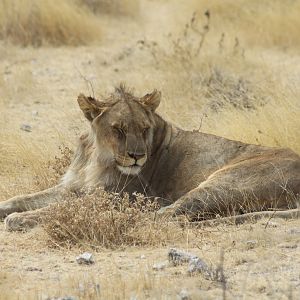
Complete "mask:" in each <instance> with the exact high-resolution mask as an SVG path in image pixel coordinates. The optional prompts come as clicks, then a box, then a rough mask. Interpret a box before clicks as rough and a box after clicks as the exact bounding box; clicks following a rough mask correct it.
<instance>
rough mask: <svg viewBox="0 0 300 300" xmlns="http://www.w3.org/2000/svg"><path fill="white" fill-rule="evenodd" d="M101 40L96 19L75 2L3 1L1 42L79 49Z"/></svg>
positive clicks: (66, 0) (1, 2)
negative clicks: (67, 46)
mask: <svg viewBox="0 0 300 300" xmlns="http://www.w3.org/2000/svg"><path fill="white" fill-rule="evenodd" d="M100 38H101V26H100V24H99V22H98V20H97V18H96V17H95V16H94V15H93V14H92V13H91V12H90V11H89V10H88V9H86V8H84V7H83V6H80V5H78V4H77V3H76V1H73V0H62V1H57V0H55V1H51V0H23V1H19V0H1V1H0V39H4V40H9V41H11V42H12V43H14V44H18V45H22V46H29V45H32V46H42V45H55V46H59V45H72V46H76V45H85V44H88V43H90V42H92V41H95V40H99V39H100Z"/></svg>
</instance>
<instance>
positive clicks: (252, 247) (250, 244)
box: [246, 240, 258, 250]
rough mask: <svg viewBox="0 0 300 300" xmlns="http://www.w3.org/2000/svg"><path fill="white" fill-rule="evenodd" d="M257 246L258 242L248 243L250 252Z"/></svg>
mask: <svg viewBox="0 0 300 300" xmlns="http://www.w3.org/2000/svg"><path fill="white" fill-rule="evenodd" d="M257 244H258V242H257V240H249V241H247V242H246V245H247V249H248V250H250V249H254V248H255V246H256V245H257Z"/></svg>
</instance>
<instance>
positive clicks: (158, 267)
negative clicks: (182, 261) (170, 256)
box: [152, 262, 167, 271]
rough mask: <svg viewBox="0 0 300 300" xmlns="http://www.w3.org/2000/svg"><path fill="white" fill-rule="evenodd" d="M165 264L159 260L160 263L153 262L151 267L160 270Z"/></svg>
mask: <svg viewBox="0 0 300 300" xmlns="http://www.w3.org/2000/svg"><path fill="white" fill-rule="evenodd" d="M166 266H167V263H166V262H160V263H157V264H154V265H153V266H152V269H153V270H155V271H162V270H164V269H165V268H166Z"/></svg>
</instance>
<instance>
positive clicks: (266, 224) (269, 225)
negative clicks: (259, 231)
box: [261, 221, 279, 228]
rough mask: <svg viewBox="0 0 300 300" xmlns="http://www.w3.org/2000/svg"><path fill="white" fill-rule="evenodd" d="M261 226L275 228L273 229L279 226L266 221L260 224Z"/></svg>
mask: <svg viewBox="0 0 300 300" xmlns="http://www.w3.org/2000/svg"><path fill="white" fill-rule="evenodd" d="M261 225H263V226H265V227H273V228H275V227H278V226H279V224H278V223H276V222H273V221H267V222H263V223H261Z"/></svg>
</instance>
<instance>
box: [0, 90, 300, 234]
mask: <svg viewBox="0 0 300 300" xmlns="http://www.w3.org/2000/svg"><path fill="white" fill-rule="evenodd" d="M160 99H161V93H160V92H158V91H156V90H155V91H154V92H153V93H151V94H146V95H145V96H143V97H141V98H137V97H135V96H134V95H133V94H132V93H131V92H129V91H128V90H126V89H125V87H124V86H122V85H121V86H120V87H118V88H117V89H116V91H115V93H114V94H112V95H111V96H110V97H109V98H108V99H104V100H103V101H100V100H96V99H94V98H92V97H85V96H84V95H82V94H81V95H79V97H78V104H79V107H80V108H81V110H82V111H83V113H84V115H85V117H86V118H87V119H88V120H89V122H90V124H91V129H90V131H89V132H88V133H85V134H84V135H82V136H81V138H80V139H79V145H78V148H77V151H76V153H75V156H74V159H73V162H72V164H71V165H70V167H69V169H68V171H67V172H66V174H65V175H64V176H63V178H62V181H61V183H60V184H59V185H58V186H57V187H54V188H52V189H49V190H46V191H42V192H39V193H36V194H32V195H25V196H19V197H14V198H12V199H9V200H7V201H4V202H2V203H0V217H5V216H7V215H9V214H11V213H13V212H19V213H18V214H12V215H9V216H8V217H7V218H6V226H7V228H8V229H10V230H16V229H20V228H26V227H32V226H34V225H35V224H37V220H39V218H37V217H36V215H40V214H41V210H38V211H37V212H36V213H35V212H32V213H30V212H28V211H30V210H35V209H38V208H42V207H46V206H47V205H48V204H49V203H51V202H54V201H60V200H61V199H63V193H64V191H66V190H67V191H68V190H73V191H78V192H79V191H82V190H83V189H84V190H86V191H92V190H93V189H94V188H96V187H103V188H104V189H105V190H108V191H111V192H118V193H122V192H128V193H129V194H131V193H133V192H136V191H137V192H140V193H143V194H145V196H147V197H153V198H156V199H158V201H159V203H160V204H161V206H162V208H161V210H160V211H159V214H160V215H162V216H175V215H180V214H184V215H186V216H187V217H188V219H189V220H198V221H199V220H203V219H204V220H206V219H211V218H216V217H226V216H228V215H229V216H232V215H233V216H235V215H240V214H242V216H244V217H237V219H238V220H245V219H248V218H247V216H251V217H253V212H259V213H257V214H256V213H254V215H257V216H265V215H269V214H268V212H266V213H265V214H264V213H261V211H262V210H269V209H289V208H295V207H296V206H297V201H298V200H299V194H300V158H299V156H298V155H297V154H296V153H294V152H292V151H291V150H289V149H278V148H268V147H263V146H257V145H249V144H244V143H241V142H238V141H232V140H228V139H225V138H222V137H218V136H214V135H209V134H205V133H200V132H190V131H184V130H181V129H179V128H177V127H176V126H174V125H172V124H170V123H168V122H166V121H164V120H163V119H162V118H161V117H160V116H159V115H158V114H156V113H155V110H156V108H157V107H158V105H159V103H160ZM24 211H27V212H26V213H24ZM22 212H23V213H22ZM249 213H250V215H249ZM279 215H282V216H284V217H285V218H286V217H287V216H290V217H293V216H298V215H299V214H297V213H295V212H294V211H290V213H289V212H288V211H287V212H284V213H281V214H279ZM257 218H258V217H257ZM220 220H221V219H220ZM224 220H228V219H224ZM230 220H232V219H230Z"/></svg>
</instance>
